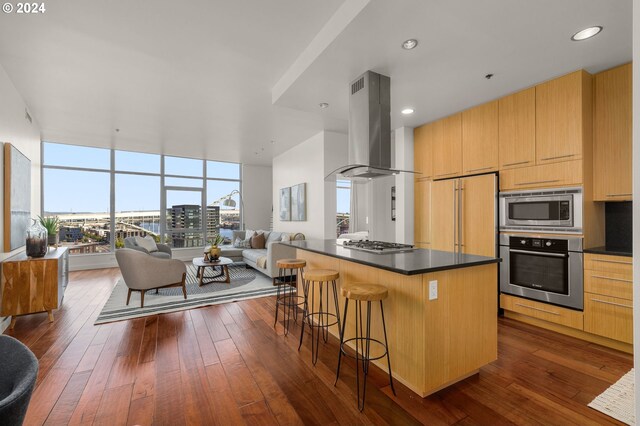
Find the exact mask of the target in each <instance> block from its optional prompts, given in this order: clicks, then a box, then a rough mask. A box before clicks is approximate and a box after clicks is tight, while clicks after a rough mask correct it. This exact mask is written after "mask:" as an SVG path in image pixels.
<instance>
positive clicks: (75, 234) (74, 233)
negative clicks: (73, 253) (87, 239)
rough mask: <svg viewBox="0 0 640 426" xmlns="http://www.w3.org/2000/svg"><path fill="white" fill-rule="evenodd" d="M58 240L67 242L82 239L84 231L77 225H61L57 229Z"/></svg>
mask: <svg viewBox="0 0 640 426" xmlns="http://www.w3.org/2000/svg"><path fill="white" fill-rule="evenodd" d="M58 233H59V235H60V236H59V238H60V241H66V242H68V243H73V242H74V241H80V240H82V237H83V236H84V233H83V232H82V228H80V227H79V226H74V227H69V226H61V227H60V229H59V230H58Z"/></svg>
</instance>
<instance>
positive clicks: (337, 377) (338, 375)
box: [333, 298, 349, 386]
mask: <svg viewBox="0 0 640 426" xmlns="http://www.w3.org/2000/svg"><path fill="white" fill-rule="evenodd" d="M348 309H349V299H347V298H345V299H344V318H343V320H342V328H341V329H340V348H339V349H340V350H339V351H338V368H337V369H336V381H335V382H334V383H333V386H335V385H337V384H338V379H339V378H340V362H341V361H342V350H343V347H342V345H343V344H344V331H345V330H344V329H345V328H346V326H347V310H348Z"/></svg>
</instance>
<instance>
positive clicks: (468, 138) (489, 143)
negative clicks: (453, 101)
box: [462, 101, 498, 174]
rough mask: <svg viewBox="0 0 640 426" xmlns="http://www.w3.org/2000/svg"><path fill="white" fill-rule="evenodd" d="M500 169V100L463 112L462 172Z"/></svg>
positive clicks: (470, 172) (482, 171) (472, 172)
mask: <svg viewBox="0 0 640 426" xmlns="http://www.w3.org/2000/svg"><path fill="white" fill-rule="evenodd" d="M496 170H498V101H493V102H488V103H486V104H483V105H480V106H477V107H475V108H471V109H468V110H466V111H464V112H463V113H462V172H463V174H474V173H484V172H490V171H496Z"/></svg>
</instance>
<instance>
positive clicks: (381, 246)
mask: <svg viewBox="0 0 640 426" xmlns="http://www.w3.org/2000/svg"><path fill="white" fill-rule="evenodd" d="M342 246H343V247H346V248H350V249H354V250H362V251H368V252H370V253H377V254H384V253H398V252H403V251H411V250H414V248H413V246H412V245H409V244H398V243H386V242H384V241H369V240H361V241H357V240H349V241H345V242H344V243H342Z"/></svg>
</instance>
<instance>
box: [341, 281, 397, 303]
mask: <svg viewBox="0 0 640 426" xmlns="http://www.w3.org/2000/svg"><path fill="white" fill-rule="evenodd" d="M340 294H341V295H342V297H346V298H347V299H351V300H361V301H363V302H377V301H379V300H384V299H386V298H387V295H388V294H389V291H388V290H387V288H386V287H385V286H383V285H379V284H366V283H356V284H351V285H349V286H348V287H342V288H341V289H340Z"/></svg>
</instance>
